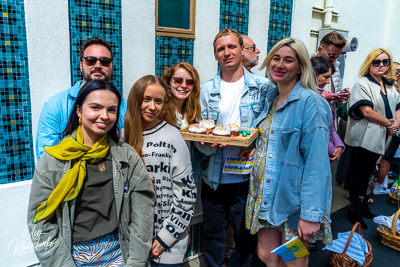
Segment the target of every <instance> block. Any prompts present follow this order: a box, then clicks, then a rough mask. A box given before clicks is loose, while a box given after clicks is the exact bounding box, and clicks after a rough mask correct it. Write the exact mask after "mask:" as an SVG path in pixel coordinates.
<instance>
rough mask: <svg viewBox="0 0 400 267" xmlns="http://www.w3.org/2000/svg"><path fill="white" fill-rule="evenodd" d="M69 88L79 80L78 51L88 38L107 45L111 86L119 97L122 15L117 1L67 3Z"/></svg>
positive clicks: (80, 0) (80, 76)
mask: <svg viewBox="0 0 400 267" xmlns="http://www.w3.org/2000/svg"><path fill="white" fill-rule="evenodd" d="M69 23H70V40H71V68H72V72H71V73H72V77H71V80H72V84H75V83H76V82H77V81H79V80H82V74H81V71H80V69H79V49H80V47H81V44H82V43H83V42H84V41H85V40H86V39H88V38H90V37H97V36H98V37H101V38H103V39H104V40H106V41H107V42H109V43H110V44H111V48H112V51H113V54H114V62H113V66H114V71H113V76H112V79H111V82H112V83H113V84H114V85H115V86H116V87H117V88H118V90H119V91H120V92H121V94H122V15H121V1H119V0H92V1H89V0H69Z"/></svg>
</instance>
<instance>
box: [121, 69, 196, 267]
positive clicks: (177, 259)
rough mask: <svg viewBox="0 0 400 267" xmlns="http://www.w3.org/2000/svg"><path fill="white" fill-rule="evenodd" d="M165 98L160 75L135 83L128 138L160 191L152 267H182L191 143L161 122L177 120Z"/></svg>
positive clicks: (190, 198) (192, 194) (190, 195)
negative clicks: (189, 148) (189, 146)
mask: <svg viewBox="0 0 400 267" xmlns="http://www.w3.org/2000/svg"><path fill="white" fill-rule="evenodd" d="M166 96H167V89H166V86H165V85H164V83H163V81H162V80H161V79H160V78H158V77H157V76H153V75H146V76H143V77H142V78H140V79H139V80H138V81H136V83H135V84H134V85H133V86H132V89H131V91H130V93H129V97H128V104H127V112H126V115H125V128H124V140H125V142H127V143H128V144H130V145H131V146H132V147H133V148H134V149H135V150H136V151H137V152H138V154H139V155H141V156H142V159H143V161H144V163H145V165H146V168H147V171H148V172H149V173H150V175H151V176H152V178H153V182H154V186H155V189H156V207H155V214H154V236H153V246H152V250H151V254H150V258H151V265H152V266H170V267H171V266H176V267H178V266H181V265H182V261H183V258H184V256H185V252H186V249H187V244H188V234H187V227H188V225H189V224H190V221H191V219H192V218H193V204H194V202H195V201H196V186H195V184H194V180H193V175H192V165H191V162H190V155H189V150H188V148H187V145H186V143H185V141H184V140H183V138H182V136H181V134H180V133H179V131H178V129H176V128H175V127H174V126H171V125H170V124H168V123H167V122H166V121H165V120H163V119H164V118H169V119H172V118H173V117H174V116H175V111H174V110H173V111H171V110H165V109H164V108H165V106H166V103H165V101H166ZM171 112H172V114H171ZM171 121H173V119H172V120H171Z"/></svg>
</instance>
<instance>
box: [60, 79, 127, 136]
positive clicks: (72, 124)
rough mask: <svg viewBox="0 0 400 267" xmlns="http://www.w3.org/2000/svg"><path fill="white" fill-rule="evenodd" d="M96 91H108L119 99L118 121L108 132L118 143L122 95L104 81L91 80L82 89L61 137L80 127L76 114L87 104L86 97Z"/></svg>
mask: <svg viewBox="0 0 400 267" xmlns="http://www.w3.org/2000/svg"><path fill="white" fill-rule="evenodd" d="M95 90H108V91H110V92H112V93H114V94H115V95H116V96H117V98H118V110H117V120H116V121H115V124H114V126H113V127H112V128H111V129H110V130H109V131H108V134H109V136H111V138H112V139H113V140H114V141H115V142H118V140H119V137H120V129H119V125H118V120H119V112H120V107H121V101H122V98H121V94H120V93H119V92H118V90H117V88H116V87H115V86H114V85H113V84H112V83H109V82H106V81H103V80H91V81H88V82H87V83H85V85H84V86H83V87H82V88H81V90H80V91H79V93H78V96H77V97H76V100H75V103H74V106H73V108H72V111H71V114H70V115H69V119H68V123H67V127H65V130H64V131H63V132H62V133H61V137H62V138H64V137H65V136H67V135H71V134H72V132H73V131H74V130H75V129H77V128H78V126H79V117H78V115H77V114H76V111H77V109H78V107H82V105H83V103H84V102H85V99H86V97H87V96H88V95H89V94H90V93H91V92H93V91H95Z"/></svg>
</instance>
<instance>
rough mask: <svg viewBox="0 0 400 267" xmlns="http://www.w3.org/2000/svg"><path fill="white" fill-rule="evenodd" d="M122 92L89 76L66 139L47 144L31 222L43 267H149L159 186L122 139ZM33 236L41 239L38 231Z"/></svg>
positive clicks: (35, 181)
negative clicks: (119, 120) (43, 245)
mask: <svg viewBox="0 0 400 267" xmlns="http://www.w3.org/2000/svg"><path fill="white" fill-rule="evenodd" d="M120 104H121V95H120V93H119V92H118V90H117V89H116V88H115V86H114V85H112V84H110V83H108V82H106V81H102V80H93V81H89V82H87V83H86V84H85V85H84V86H83V87H82V89H81V90H80V91H79V94H78V96H77V98H76V101H75V103H74V106H73V109H72V112H71V115H70V117H69V120H68V124H67V127H66V128H65V130H64V132H63V137H64V138H63V139H62V141H61V142H60V143H59V144H57V145H55V146H52V147H45V152H44V153H43V155H42V157H41V158H40V160H39V162H38V164H37V166H36V168H35V175H34V178H33V181H32V189H31V195H30V199H29V209H28V224H29V228H30V229H31V230H33V231H35V232H38V231H40V232H42V233H43V234H42V235H40V237H39V238H40V239H43V240H33V242H35V243H36V242H40V243H42V242H47V244H50V245H49V246H48V247H46V248H43V249H37V250H35V252H36V255H37V256H38V258H39V260H40V263H41V266H89V265H90V266H100V265H101V266H103V265H107V266H111V265H112V266H132V267H133V266H134V267H136V266H147V262H148V253H149V252H150V247H151V235H152V229H153V214H151V213H149V212H148V211H149V210H152V209H153V207H154V200H155V195H154V190H153V187H152V184H151V180H150V177H149V174H148V173H147V171H146V170H145V168H144V165H143V163H142V161H141V160H140V157H139V156H138V154H137V153H136V151H135V150H133V149H132V147H130V146H129V145H127V144H124V143H118V138H119V127H118V118H119V107H120ZM32 238H34V237H33V236H32Z"/></svg>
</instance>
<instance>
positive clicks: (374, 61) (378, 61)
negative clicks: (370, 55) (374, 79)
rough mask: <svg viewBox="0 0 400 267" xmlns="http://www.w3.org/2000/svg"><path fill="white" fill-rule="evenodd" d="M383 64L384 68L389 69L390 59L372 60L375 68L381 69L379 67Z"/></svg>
mask: <svg viewBox="0 0 400 267" xmlns="http://www.w3.org/2000/svg"><path fill="white" fill-rule="evenodd" d="M381 63H382V64H383V66H385V67H387V66H389V65H390V59H383V60H379V59H374V60H372V63H371V64H372V66H374V67H379V65H381Z"/></svg>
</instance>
